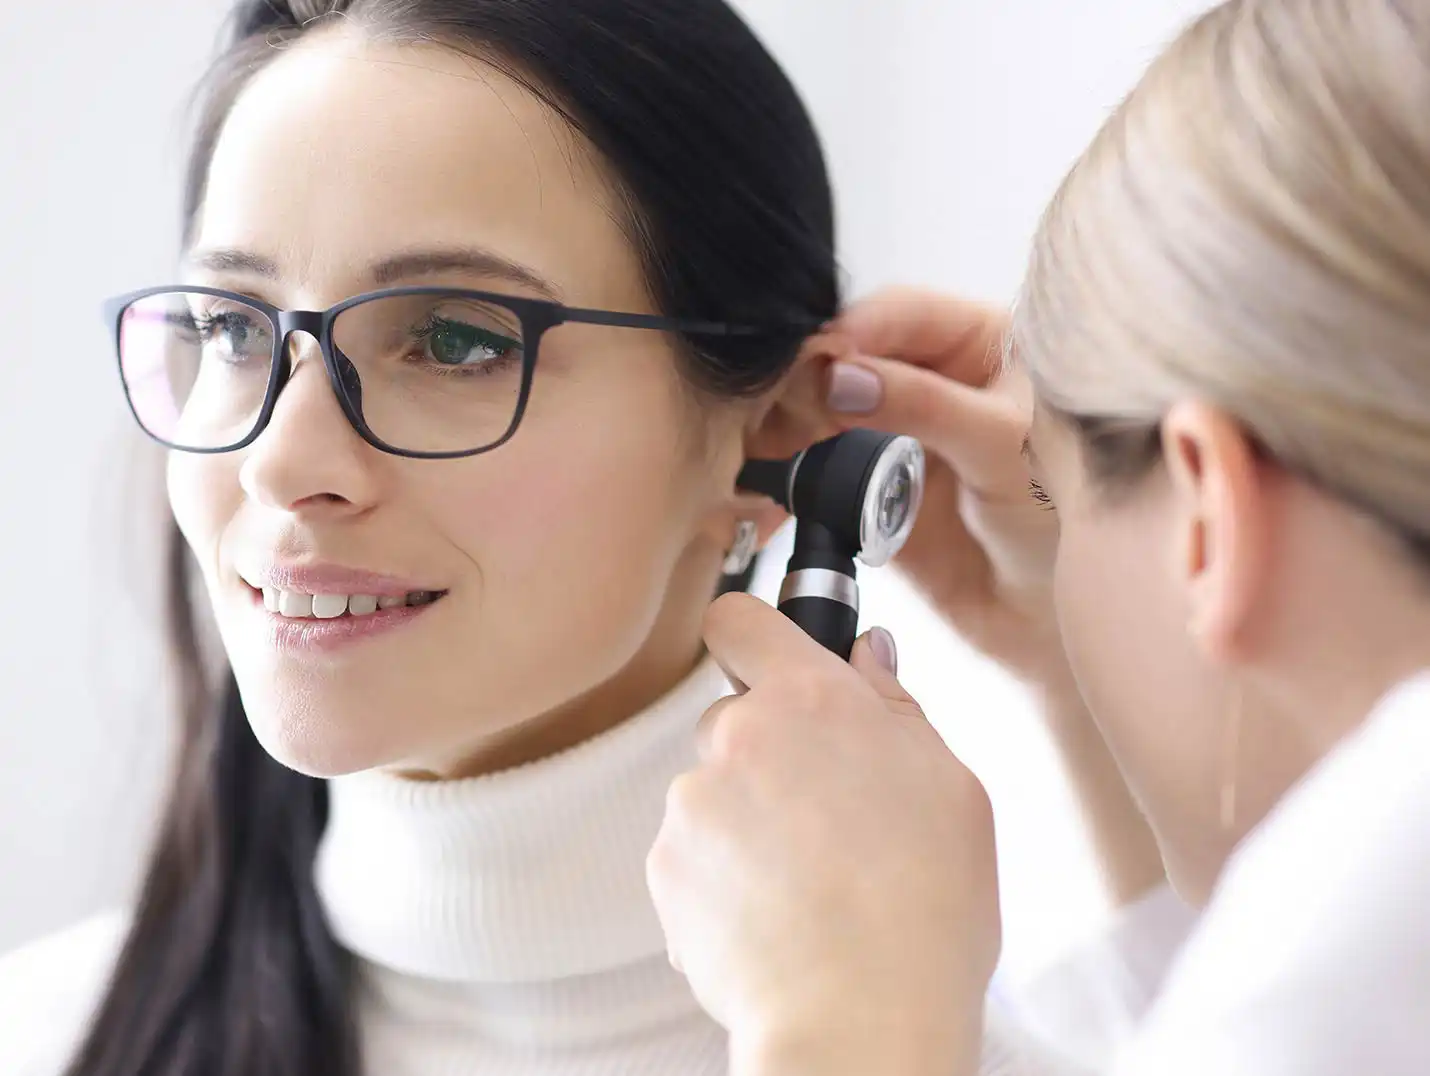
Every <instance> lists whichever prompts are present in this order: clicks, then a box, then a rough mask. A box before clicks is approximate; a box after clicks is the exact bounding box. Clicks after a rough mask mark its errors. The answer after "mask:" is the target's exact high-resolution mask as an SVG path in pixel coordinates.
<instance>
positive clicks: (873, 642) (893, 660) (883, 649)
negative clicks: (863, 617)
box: [869, 628, 899, 676]
mask: <svg viewBox="0 0 1430 1076" xmlns="http://www.w3.org/2000/svg"><path fill="white" fill-rule="evenodd" d="M869 645H870V646H871V647H873V649H874V658H875V660H877V661H878V662H879V664H880V665H882V666H884V668H885V669H887V670H888V671H889V673H890V675H892V676H898V675H899V650H898V647H896V646H895V645H894V637H893V636H892V635H890V634H889V633H888V632H887V631H885V630H884V629H883V628H871V629H870V631H869Z"/></svg>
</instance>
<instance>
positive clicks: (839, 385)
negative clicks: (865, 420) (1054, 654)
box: [827, 362, 884, 415]
mask: <svg viewBox="0 0 1430 1076" xmlns="http://www.w3.org/2000/svg"><path fill="white" fill-rule="evenodd" d="M883 398H884V383H883V382H882V381H881V380H880V379H879V375H878V374H876V373H874V371H873V370H868V369H865V368H864V367H863V366H856V365H854V364H853V363H852V362H836V363H835V364H834V365H833V366H832V367H830V371H829V396H828V398H827V402H828V404H829V407H830V409H831V410H833V411H842V412H844V413H845V414H851V415H865V414H868V413H869V412H870V411H873V410H874V409H875V408H877V407H878V406H879V401H880V400H882V399H883Z"/></svg>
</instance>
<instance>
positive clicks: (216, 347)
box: [190, 311, 268, 362]
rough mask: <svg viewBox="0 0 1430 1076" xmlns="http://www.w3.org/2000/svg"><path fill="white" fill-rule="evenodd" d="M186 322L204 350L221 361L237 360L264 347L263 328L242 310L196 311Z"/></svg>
mask: <svg viewBox="0 0 1430 1076" xmlns="http://www.w3.org/2000/svg"><path fill="white" fill-rule="evenodd" d="M190 324H191V325H192V330H191V331H192V332H193V334H194V335H195V336H196V337H197V338H198V341H199V343H200V344H201V345H202V346H203V348H204V350H205V351H208V352H211V353H212V354H213V355H214V356H215V357H216V358H219V359H221V360H223V361H225V362H237V361H241V360H243V359H246V358H250V357H252V356H253V355H254V354H255V353H257V352H263V353H266V352H267V350H268V342H267V340H266V337H267V335H268V334H267V332H266V330H265V329H264V328H263V326H261V325H259V324H257V323H256V322H255V321H254V320H253V318H251V317H249V316H248V315H246V314H240V313H236V312H231V311H213V312H210V313H206V314H205V313H200V314H195V315H193V317H192V321H191V323H190Z"/></svg>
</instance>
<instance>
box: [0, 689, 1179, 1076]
mask: <svg viewBox="0 0 1430 1076" xmlns="http://www.w3.org/2000/svg"><path fill="white" fill-rule="evenodd" d="M728 690H729V688H728V685H727V682H726V680H725V678H724V676H723V675H722V674H721V672H720V670H719V669H718V667H717V666H716V665H715V664H714V663H713V662H709V661H707V662H706V663H704V664H703V665H702V666H701V667H700V668H699V669H697V670H696V672H695V673H694V674H693V675H692V676H691V677H690V678H689V679H687V680H686V681H685V682H684V683H683V684H681V685H680V686H678V687H677V688H676V689H675V690H674V691H673V692H671V693H670V694H669V695H668V696H667V697H666V698H664V699H661V700H660V701H659V702H657V703H656V704H655V705H653V706H651V707H650V708H649V709H648V710H646V711H645V712H643V713H641V714H639V715H637V716H635V717H633V718H632V719H630V720H629V721H627V722H625V723H623V724H622V725H620V726H618V727H616V728H614V729H612V730H610V731H609V732H606V733H604V734H603V735H600V736H598V737H596V738H594V739H592V740H589V741H587V742H586V743H583V744H581V745H579V746H577V747H575V748H572V749H570V750H568V751H565V752H563V753H561V754H558V755H555V756H553V757H550V758H547V759H544V760H541V761H539V762H536V763H532V764H530V765H527V766H522V767H519V768H516V769H513V770H509V771H506V772H503V773H498V774H495V775H492V776H487V777H480V778H474V779H471V780H464V781H455V782H449V783H431V784H427V783H416V782H410V781H405V780H402V779H399V778H395V777H392V776H388V775H385V774H381V773H376V772H369V773H363V774H358V775H354V776H350V777H342V778H338V779H336V780H333V781H331V782H330V786H331V811H330V820H329V825H328V830H327V832H326V834H325V835H324V840H323V842H322V846H321V848H320V851H319V855H318V859H317V863H316V868H315V869H316V880H317V885H318V891H319V894H320V897H321V900H322V903H323V905H324V907H325V909H326V912H327V915H328V918H329V921H330V923H331V925H332V928H333V930H334V932H335V934H336V936H337V937H338V939H339V940H340V941H341V942H342V943H343V944H344V945H345V946H347V947H348V948H349V949H350V950H351V951H352V952H353V953H354V954H356V956H357V957H358V958H359V961H360V967H359V981H358V994H357V999H356V1000H357V1005H358V1019H359V1026H360V1029H361V1034H362V1041H363V1049H364V1053H365V1059H366V1069H367V1071H368V1072H370V1073H372V1074H374V1076H377V1074H381V1076H724V1073H725V1070H726V1044H725V1035H724V1032H723V1031H722V1030H721V1029H720V1028H719V1027H718V1026H717V1025H716V1024H714V1023H713V1022H712V1021H711V1020H710V1019H709V1018H708V1017H707V1016H706V1015H705V1014H704V1012H703V1011H702V1010H701V1009H700V1007H699V1005H698V1004H697V1003H696V1001H695V999H694V997H693V995H692V994H691V992H690V990H689V987H688V986H687V984H686V983H685V981H684V979H683V978H682V977H681V976H680V975H679V974H678V973H677V972H676V971H674V970H673V969H672V968H671V966H670V964H669V963H668V961H667V959H666V952H665V943H664V937H663V935H662V933H661V929H660V925H659V922H658V920H657V918H656V915H655V911H654V908H653V906H652V904H651V900H650V896H649V893H648V891H647V889H646V884H645V860H646V855H647V853H648V851H649V849H650V846H651V844H652V842H653V841H654V839H655V835H656V832H657V831H658V829H659V827H660V822H661V818H662V815H663V812H664V807H665V797H666V791H667V789H668V788H669V785H670V782H671V781H672V779H674V778H675V777H676V776H677V775H678V774H680V773H681V772H683V771H685V770H687V769H689V768H690V767H691V766H692V765H693V764H694V762H695V750H694V729H695V724H696V721H697V719H698V718H699V716H700V715H701V714H702V713H703V712H704V711H705V710H706V708H707V707H708V706H709V705H710V704H711V703H712V702H714V701H715V700H716V699H717V698H719V697H720V696H722V695H724V694H726V693H728ZM1167 907H1168V906H1167V900H1166V898H1161V897H1159V898H1156V899H1154V901H1152V902H1151V903H1150V904H1149V905H1148V910H1146V911H1142V912H1139V913H1138V918H1137V921H1136V922H1134V924H1133V926H1132V928H1131V933H1129V932H1128V928H1126V927H1125V926H1124V927H1123V928H1122V930H1123V932H1122V934H1121V935H1119V936H1117V937H1116V939H1115V941H1114V948H1115V949H1117V950H1127V949H1132V950H1138V949H1140V950H1143V951H1155V953H1156V957H1155V959H1153V960H1151V961H1146V960H1144V961H1143V962H1142V963H1143V964H1146V965H1148V966H1147V967H1146V968H1145V970H1143V971H1141V972H1139V974H1138V975H1137V976H1136V979H1137V981H1136V982H1131V983H1129V982H1127V981H1125V976H1123V977H1122V978H1116V977H1114V979H1113V980H1111V981H1112V982H1113V983H1114V985H1112V986H1110V987H1109V988H1108V989H1107V990H1106V991H1104V994H1105V995H1107V996H1103V997H1101V998H1100V1000H1099V1001H1098V1003H1097V1005H1096V1006H1095V1007H1096V1008H1097V1009H1098V1010H1099V1013H1097V1014H1094V1012H1093V1011H1092V1009H1093V1008H1094V1006H1091V1005H1089V1006H1088V1007H1087V1009H1086V1011H1081V1010H1080V1011H1079V1013H1078V1017H1079V1019H1078V1023H1079V1025H1080V1026H1083V1027H1086V1026H1087V1024H1088V1021H1091V1022H1093V1023H1096V1022H1098V1021H1103V1022H1106V1023H1109V1024H1115V1023H1118V1022H1119V1021H1121V1022H1125V1021H1127V1020H1130V1019H1132V1018H1135V1016H1129V1015H1127V1014H1128V1011H1129V1010H1132V1009H1140V1007H1141V1006H1142V1005H1143V1004H1145V1002H1146V1000H1147V999H1148V998H1149V997H1150V993H1151V985H1152V984H1154V983H1155V981H1156V980H1157V979H1158V978H1159V977H1160V974H1161V971H1162V969H1163V968H1164V967H1165V964H1166V962H1167V960H1168V959H1170V956H1171V953H1172V951H1173V950H1174V949H1175V944H1176V942H1178V941H1180V938H1181V936H1182V933H1183V932H1184V929H1185V926H1186V925H1189V923H1190V919H1189V917H1186V918H1184V917H1182V916H1180V914H1178V913H1176V912H1175V911H1174V912H1173V913H1172V914H1171V915H1170V917H1169V915H1168V914H1167ZM123 929H124V919H123V917H122V916H109V917H105V918H102V919H99V920H95V921H92V922H90V923H87V924H84V925H82V926H81V927H79V928H76V929H72V930H70V931H68V932H66V933H63V934H60V935H57V936H55V937H53V938H50V939H46V940H43V941H41V942H38V943H34V944H32V945H30V946H29V947H27V948H26V949H23V950H21V951H20V952H19V953H17V954H14V955H12V956H10V957H9V958H7V959H6V960H5V961H0V1076H59V1074H60V1073H61V1072H62V1071H63V1069H64V1067H65V1065H66V1063H67V1061H68V1060H69V1058H70V1057H71V1056H72V1055H73V1052H74V1050H75V1048H76V1046H77V1044H78V1041H79V1039H80V1037H81V1036H82V1034H83V1031H84V1027H85V1024H86V1021H87V1020H88V1018H89V1015H90V1013H91V1012H92V1010H93V1007H94V1005H95V1004H96V1002H97V1000H98V998H99V996H100V995H101V993H102V991H103V988H104V984H105V981H106V979H107V976H108V973H109V970H110V968H111V966H112V963H113V960H114V957H115V954H116V952H117V948H118V945H119V943H120V941H121V940H122V935H123ZM1097 959H1098V960H1100V961H1102V962H1104V963H1106V961H1107V956H1106V954H1105V953H1103V954H1101V955H1100V956H1098V957H1097ZM1113 995H1115V996H1113ZM1109 999H1110V1000H1109ZM1003 1026H1004V1025H1003V1024H1002V1022H1001V1021H1000V1019H999V1011H998V1009H997V1007H996V1006H992V1007H991V1011H990V1027H989V1035H988V1039H987V1046H986V1049H985V1065H984V1072H985V1073H986V1074H989V1076H992V1074H995V1073H996V1074H999V1076H1013V1074H1016V1073H1022V1072H1025V1071H1028V1072H1031V1071H1037V1070H1038V1068H1041V1066H1038V1067H1037V1068H1035V1067H1034V1065H1033V1064H1032V1063H1031V1062H1030V1061H1028V1060H1025V1059H1027V1058H1029V1053H1028V1051H1029V1049H1030V1048H1029V1047H1028V1046H1027V1045H1026V1044H1022V1045H1019V1046H1018V1047H1016V1048H1014V1047H1013V1046H1012V1045H1011V1043H1013V1042H1014V1041H1016V1039H1015V1037H1014V1036H1012V1035H1009V1034H1005V1033H1003V1032H1002V1031H1001V1029H1002V1027H1003Z"/></svg>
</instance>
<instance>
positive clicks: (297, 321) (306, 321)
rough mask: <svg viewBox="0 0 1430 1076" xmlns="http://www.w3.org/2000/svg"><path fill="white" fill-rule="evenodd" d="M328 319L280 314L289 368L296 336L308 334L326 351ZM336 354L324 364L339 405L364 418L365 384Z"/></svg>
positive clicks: (307, 314)
mask: <svg viewBox="0 0 1430 1076" xmlns="http://www.w3.org/2000/svg"><path fill="white" fill-rule="evenodd" d="M325 317H326V315H325V314H324V313H323V312H322V311H320V310H280V311H279V312H278V335H279V343H280V345H281V348H280V352H279V353H280V354H281V355H284V356H286V357H287V359H288V362H287V363H286V364H285V365H288V366H291V363H292V359H293V346H294V337H295V335H296V334H299V333H302V334H305V335H307V336H309V337H311V338H312V340H313V345H314V346H315V347H318V348H321V347H322V344H323V322H324V319H325ZM333 352H334V354H333V355H332V356H330V357H326V356H325V359H328V358H330V359H331V362H329V361H324V363H323V365H324V366H326V367H327V368H328V380H329V382H330V383H331V384H332V387H333V391H334V392H335V393H336V394H337V397H338V402H339V403H340V404H342V405H343V410H344V411H345V412H346V411H348V409H349V408H352V409H353V410H355V411H356V412H358V414H360V413H361V411H362V382H361V380H360V379H359V378H358V373H357V370H356V369H355V368H354V367H353V365H352V362H351V361H350V360H349V359H348V358H347V356H346V355H343V354H342V353H341V352H338V351H337V349H336V347H334V348H333ZM284 380H285V381H286V375H284ZM280 387H281V383H280ZM349 419H350V420H352V421H356V419H357V415H354V414H349Z"/></svg>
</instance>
